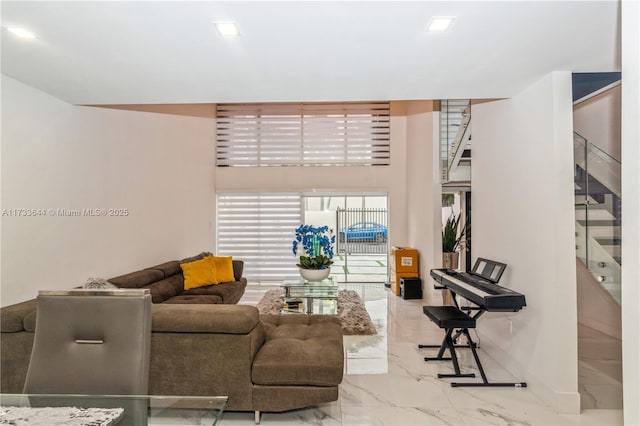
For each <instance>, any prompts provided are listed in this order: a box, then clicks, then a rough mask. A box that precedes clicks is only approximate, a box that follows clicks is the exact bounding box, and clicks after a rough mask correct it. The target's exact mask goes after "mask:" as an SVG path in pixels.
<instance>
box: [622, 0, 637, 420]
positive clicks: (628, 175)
mask: <svg viewBox="0 0 640 426" xmlns="http://www.w3.org/2000/svg"><path fill="white" fill-rule="evenodd" d="M638 22H640V3H638V2H637V1H630V0H625V1H622V158H623V166H622V256H623V258H622V362H623V364H622V370H623V386H624V388H623V395H624V401H623V404H624V424H625V425H639V424H640V404H638V401H640V286H639V285H638V283H640V220H638V218H640V191H639V190H638V188H640V122H639V120H638V117H640V60H639V57H640V30H639V29H638Z"/></svg>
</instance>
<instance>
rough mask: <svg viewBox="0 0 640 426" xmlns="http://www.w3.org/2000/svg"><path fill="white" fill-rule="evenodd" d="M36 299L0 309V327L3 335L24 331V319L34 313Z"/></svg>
mask: <svg viewBox="0 0 640 426" xmlns="http://www.w3.org/2000/svg"><path fill="white" fill-rule="evenodd" d="M36 305H37V302H36V299H31V300H27V301H26V302H21V303H16V304H15V305H10V306H5V307H4V308H2V309H0V325H1V326H2V332H3V333H17V332H19V331H23V330H25V326H24V319H25V318H26V317H27V316H29V315H30V314H32V313H33V312H35V310H36Z"/></svg>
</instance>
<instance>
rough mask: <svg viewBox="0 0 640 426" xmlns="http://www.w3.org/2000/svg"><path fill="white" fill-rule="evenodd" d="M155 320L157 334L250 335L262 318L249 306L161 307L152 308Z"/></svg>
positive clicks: (203, 305)
mask: <svg viewBox="0 0 640 426" xmlns="http://www.w3.org/2000/svg"><path fill="white" fill-rule="evenodd" d="M151 318H152V320H151V331H152V332H154V333H156V332H160V333H162V332H165V333H224V334H248V333H249V332H251V330H253V329H254V328H255V327H256V326H257V325H258V322H259V319H260V316H259V312H258V309H257V308H256V307H255V306H249V305H223V304H218V305H210V304H168V303H161V304H155V305H153V306H152V311H151Z"/></svg>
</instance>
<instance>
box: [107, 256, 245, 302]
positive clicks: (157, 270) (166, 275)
mask: <svg viewBox="0 0 640 426" xmlns="http://www.w3.org/2000/svg"><path fill="white" fill-rule="evenodd" d="M209 255H211V253H206V252H203V253H200V254H199V255H197V256H193V257H189V258H186V259H182V260H180V261H178V260H172V261H169V262H165V263H161V264H160V265H156V266H151V267H149V268H145V269H142V270H140V271H135V272H130V273H128V274H125V275H120V276H118V277H115V278H110V279H109V280H108V281H109V282H110V283H112V284H114V285H116V286H118V287H120V288H143V289H146V288H148V289H149V290H150V292H151V300H152V302H153V303H199V304H211V303H227V304H234V303H238V301H239V300H240V299H241V298H242V295H243V294H244V290H245V288H246V287H247V279H246V278H243V277H242V270H243V269H244V262H243V261H242V260H233V275H234V278H235V281H234V282H228V283H221V284H216V285H209V286H206V287H200V288H193V289H190V290H185V289H184V276H183V275H182V269H181V268H180V263H184V262H190V261H194V260H199V259H202V258H203V257H205V256H209Z"/></svg>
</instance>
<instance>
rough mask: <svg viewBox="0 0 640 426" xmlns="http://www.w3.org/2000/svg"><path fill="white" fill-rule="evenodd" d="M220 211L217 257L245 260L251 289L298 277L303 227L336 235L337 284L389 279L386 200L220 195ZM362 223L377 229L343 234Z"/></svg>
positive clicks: (382, 197) (292, 194)
mask: <svg viewBox="0 0 640 426" xmlns="http://www.w3.org/2000/svg"><path fill="white" fill-rule="evenodd" d="M216 206H217V207H216V208H217V222H216V229H217V248H216V253H218V254H219V255H223V256H233V257H234V258H236V259H241V260H244V262H245V264H244V266H245V269H244V274H243V275H244V276H245V277H246V278H247V279H248V280H249V282H250V283H252V284H256V283H265V284H268V283H279V282H281V281H282V280H283V279H288V278H297V277H299V272H298V268H297V267H296V263H297V261H298V259H297V258H296V257H294V255H293V252H292V251H291V248H292V247H291V245H292V244H291V243H292V241H293V238H294V230H295V229H296V228H297V227H298V226H300V224H301V223H306V224H310V225H314V226H325V225H326V226H328V227H329V228H330V229H332V230H333V231H334V235H335V236H336V240H337V241H336V245H335V246H334V252H335V256H334V258H333V260H334V262H335V263H334V264H333V266H332V267H331V275H332V276H333V277H334V279H336V280H337V281H339V282H345V281H353V282H356V281H357V282H381V281H385V280H386V278H387V255H386V253H387V220H386V207H387V196H386V194H379V195H375V194H370V195H356V194H342V195H339V194H329V193H327V194H321V195H319V194H304V193H299V192H289V193H269V192H262V193H227V194H222V193H221V194H218V196H217V203H216ZM345 209H346V210H345ZM383 210H384V212H382V211H383ZM345 212H346V213H345ZM372 212H373V213H372ZM344 214H347V216H344ZM341 215H342V216H341ZM340 217H342V218H343V219H344V218H345V217H346V218H347V220H346V221H344V220H341V219H340ZM363 222H367V223H375V225H376V229H375V230H370V231H371V232H368V233H367V234H366V235H364V236H363V235H356V233H354V232H355V231H351V230H349V229H342V228H346V227H347V226H352V225H355V224H360V223H363ZM341 230H342V231H343V232H340V231H341ZM340 234H342V235H343V238H342V240H341V239H340ZM378 235H380V237H378Z"/></svg>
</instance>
